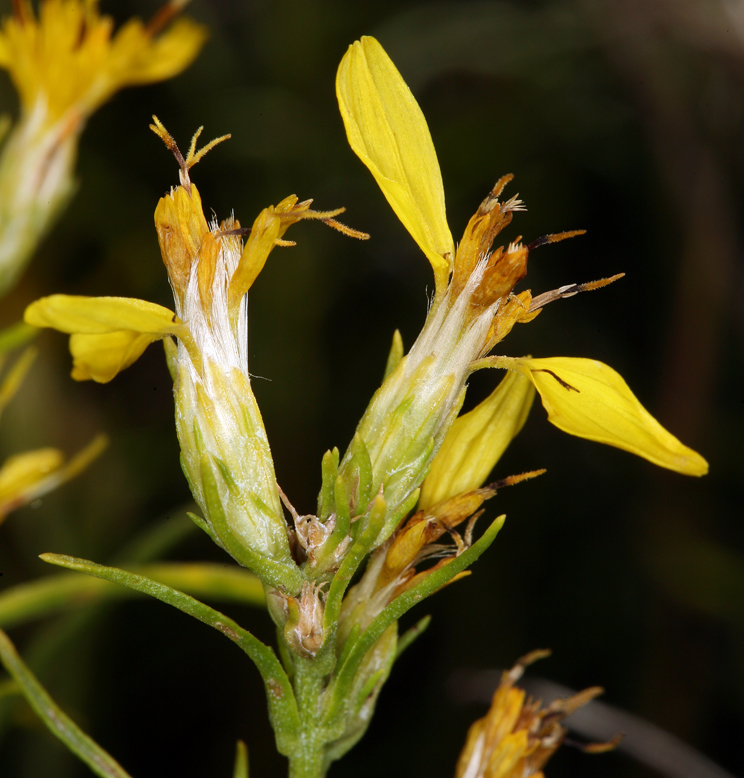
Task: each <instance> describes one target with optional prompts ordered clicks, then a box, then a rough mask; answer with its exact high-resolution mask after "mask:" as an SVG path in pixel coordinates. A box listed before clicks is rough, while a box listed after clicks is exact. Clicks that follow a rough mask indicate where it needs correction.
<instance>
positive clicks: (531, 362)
mask: <svg viewBox="0 0 744 778" xmlns="http://www.w3.org/2000/svg"><path fill="white" fill-rule="evenodd" d="M509 362H511V363H513V365H512V366H513V367H516V368H517V369H518V370H520V371H522V372H523V373H525V375H527V376H528V377H529V378H530V379H531V380H532V382H533V383H534V384H535V387H536V388H537V391H538V392H539V393H540V396H541V398H542V403H543V406H544V407H545V409H546V410H547V412H548V420H549V421H551V422H552V423H553V424H555V426H556V427H558V428H559V429H562V430H563V431H564V432H568V433H569V434H570V435H577V436H578V437H580V438H588V439H589V440H596V441H597V442H598V443H606V444H608V445H610V446H616V447H617V448H622V449H625V451H630V452H631V454H637V455H638V456H640V457H644V458H645V459H648V460H649V461H650V462H653V463H654V464H656V465H660V466H661V467H666V468H669V469H670V470H676V471H677V472H678V473H683V474H685V475H705V474H706V473H707V472H708V463H707V462H706V461H705V460H704V459H703V457H701V456H700V454H698V453H697V452H695V451H693V450H692V449H691V448H688V447H687V446H685V445H684V444H682V443H680V441H679V440H677V438H675V437H674V435H672V434H671V433H669V432H667V431H666V430H665V429H664V428H663V427H662V426H661V424H659V422H658V421H656V419H654V417H653V416H651V414H650V413H649V412H648V411H647V410H646V409H645V408H644V407H643V406H642V405H641V404H640V403H639V402H638V400H637V399H636V397H635V395H634V394H633V393H632V392H631V391H630V388H629V387H628V385H627V384H626V383H625V381H624V380H623V378H622V376H621V375H620V374H619V373H617V372H615V371H614V370H613V369H612V368H611V367H608V366H607V365H605V364H603V363H602V362H598V361H597V360H594V359H574V358H571V357H553V358H551V359H518V360H516V359H515V360H509Z"/></svg>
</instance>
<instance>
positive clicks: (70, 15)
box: [0, 0, 206, 123]
mask: <svg viewBox="0 0 744 778" xmlns="http://www.w3.org/2000/svg"><path fill="white" fill-rule="evenodd" d="M180 5H183V3H170V4H169V6H170V7H171V8H172V9H175V8H177V7H178V6H180ZM13 6H14V11H15V13H14V15H13V16H12V17H10V18H8V19H5V20H4V21H3V25H2V31H0V67H3V68H6V69H7V70H8V72H9V73H10V77H11V79H12V80H13V83H14V84H15V86H16V88H17V89H18V94H19V95H20V98H21V105H22V107H23V109H24V110H26V111H28V110H31V109H32V108H33V106H34V105H35V104H36V103H37V101H41V102H42V103H43V104H44V106H45V109H46V115H47V121H48V122H49V123H53V122H55V121H57V120H58V119H60V118H62V117H63V116H64V115H65V114H66V113H67V112H68V111H70V110H71V109H72V110H73V112H74V113H73V114H71V115H70V117H69V121H70V123H74V122H76V121H77V122H80V121H84V119H85V118H86V117H87V116H89V115H90V114H91V113H93V111H95V110H96V109H97V108H98V107H99V106H101V105H102V104H103V103H104V102H106V100H108V99H109V98H110V97H111V96H112V95H113V94H114V93H115V92H118V91H119V90H120V89H122V88H123V87H125V86H134V85H137V84H149V83H153V82H155V81H162V80H164V79H167V78H171V77H172V76H174V75H176V74H177V73H180V72H181V71H182V70H184V68H186V67H187V66H188V65H189V64H190V63H191V61H192V60H193V59H194V58H195V57H196V55H197V53H198V52H199V49H200V48H201V46H202V44H203V43H204V40H205V39H206V30H205V28H204V27H202V26H201V25H198V24H195V23H194V22H192V21H191V20H189V19H177V20H176V21H175V22H174V23H173V24H172V25H170V27H169V28H168V29H167V30H166V31H165V32H163V33H160V29H161V27H162V22H163V21H165V19H164V18H163V16H162V15H161V16H158V17H156V18H155V19H154V20H153V22H152V23H150V24H144V23H143V22H142V21H140V20H139V19H130V20H129V21H128V22H126V23H125V24H124V25H123V26H122V27H121V28H120V29H119V30H118V31H117V32H116V33H115V32H114V21H113V19H112V18H111V17H110V16H101V14H100V13H99V10H98V0H41V2H40V7H39V14H38V18H37V16H36V15H35V14H34V10H33V6H32V5H31V2H30V0H15V2H14V3H13ZM169 6H166V8H168V7H169ZM159 33H160V34H159Z"/></svg>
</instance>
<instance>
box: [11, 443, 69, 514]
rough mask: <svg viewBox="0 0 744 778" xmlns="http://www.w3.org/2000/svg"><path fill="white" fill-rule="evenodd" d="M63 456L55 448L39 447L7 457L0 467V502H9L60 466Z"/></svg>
mask: <svg viewBox="0 0 744 778" xmlns="http://www.w3.org/2000/svg"><path fill="white" fill-rule="evenodd" d="M64 460H65V457H64V455H63V454H62V452H61V451H59V450H58V449H56V448H40V449H37V450H36V451H25V452H24V453H22V454H15V455H14V456H12V457H9V458H8V459H7V460H6V461H5V463H4V464H3V466H2V468H0V504H5V503H8V502H10V501H11V500H12V499H17V498H19V497H21V496H22V495H23V493H24V492H26V491H27V490H28V489H30V488H31V487H33V486H36V484H37V483H38V482H39V481H41V480H43V479H44V478H46V477H47V476H48V475H49V474H50V473H52V472H54V471H55V470H58V469H59V468H60V467H62V463H63V462H64Z"/></svg>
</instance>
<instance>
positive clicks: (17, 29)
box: [0, 0, 207, 294]
mask: <svg viewBox="0 0 744 778" xmlns="http://www.w3.org/2000/svg"><path fill="white" fill-rule="evenodd" d="M185 4H186V3H185V2H183V0H181V1H180V2H179V1H178V0H176V1H174V2H171V3H169V4H167V5H166V6H164V8H163V9H161V11H160V13H158V14H157V15H156V16H155V18H154V19H153V20H152V22H150V23H149V24H144V23H143V22H142V21H140V20H139V19H131V20H129V21H128V22H126V23H125V24H124V25H123V26H122V27H121V28H120V29H119V30H118V31H116V32H114V22H113V19H112V18H111V17H109V16H102V15H101V14H100V13H99V9H98V2H97V0H41V2H40V5H39V12H38V16H37V15H36V14H35V13H34V9H33V6H32V5H31V3H30V2H29V0H14V2H13V15H12V16H11V17H9V18H6V19H4V20H3V22H2V27H0V67H2V68H5V69H6V70H7V71H8V74H9V75H10V78H11V80H12V82H13V84H14V85H15V87H16V89H17V90H18V95H19V98H20V116H19V119H18V121H17V123H16V124H15V126H14V127H13V128H12V129H11V130H10V133H9V135H8V137H7V139H6V141H5V145H4V148H3V150H2V155H1V156H0V294H1V293H3V292H5V291H7V289H8V287H9V286H10V285H11V284H12V283H13V282H14V281H15V279H16V278H17V277H18V275H19V274H20V273H21V271H22V270H23V268H24V267H25V264H26V262H27V261H28V260H29V259H30V256H31V254H32V253H33V251H34V249H35V247H36V245H37V244H38V242H39V240H40V239H41V237H42V236H43V235H44V233H45V232H46V231H47V230H48V229H49V227H50V226H51V224H52V223H53V221H54V219H55V217H56V215H57V214H58V213H59V211H60V209H61V208H63V207H64V206H65V205H66V203H67V201H68V200H69V198H70V196H71V195H72V193H73V191H74V188H75V181H74V177H73V173H74V167H75V158H76V154H77V144H78V140H79V137H80V133H81V132H82V129H83V127H84V125H85V122H86V120H87V119H88V117H89V116H90V115H91V114H92V113H93V112H94V111H96V110H97V109H98V108H99V107H100V106H101V105H102V104H103V103H104V102H106V101H107V100H108V99H110V98H111V97H112V96H113V95H114V94H115V93H116V92H117V91H119V90H120V89H122V88H124V87H126V86H135V85H139V84H149V83H153V82H156V81H162V80H164V79H167V78H171V77H172V76H175V75H177V74H178V73H180V72H181V71H182V70H184V68H186V67H187V66H188V65H189V64H190V63H191V62H192V61H193V60H194V58H195V57H196V55H197V54H198V53H199V50H200V49H201V47H202V45H203V43H204V41H205V40H206V35H207V33H206V29H205V28H204V27H203V26H201V25H198V24H196V23H195V22H193V21H190V20H188V19H176V20H175V21H174V22H173V23H172V24H170V26H169V27H168V29H166V30H165V31H163V32H161V30H162V28H163V27H164V26H165V25H167V24H168V22H169V20H170V18H171V17H172V16H174V15H175V14H177V13H178V11H179V10H180V8H181V7H182V6H184V5H185Z"/></svg>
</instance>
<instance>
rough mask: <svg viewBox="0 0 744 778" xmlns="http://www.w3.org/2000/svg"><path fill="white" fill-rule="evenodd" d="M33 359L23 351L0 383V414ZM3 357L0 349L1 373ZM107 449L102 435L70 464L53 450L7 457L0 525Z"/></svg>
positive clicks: (30, 351) (0, 482)
mask: <svg viewBox="0 0 744 778" xmlns="http://www.w3.org/2000/svg"><path fill="white" fill-rule="evenodd" d="M35 358H36V349H35V348H34V347H33V346H29V347H28V348H26V349H25V350H24V351H23V352H22V354H21V356H20V357H19V358H18V359H16V361H15V362H14V364H13V365H12V366H11V367H10V369H9V370H8V371H7V373H6V375H5V377H4V378H3V380H2V382H0V414H2V412H3V411H4V410H5V407H6V406H7V404H8V403H9V402H10V401H11V400H12V399H13V397H14V396H15V394H16V393H17V392H18V390H19V389H20V387H21V384H22V383H23V380H24V378H25V377H26V375H27V374H28V371H29V369H30V367H31V365H32V363H33V361H34V359H35ZM5 361H6V355H5V354H4V353H2V346H0V369H2V368H3V367H4V366H5ZM107 445H108V438H107V437H106V436H105V435H102V434H100V435H96V437H95V438H93V440H92V441H91V442H90V443H89V444H88V445H87V446H86V447H85V448H84V449H83V450H82V451H79V452H78V453H77V454H76V455H75V456H74V457H72V458H71V459H70V460H69V461H67V462H66V461H65V456H64V454H63V453H62V452H61V451H59V450H58V449H56V448H40V449H36V450H34V451H25V452H23V453H22V454H14V455H13V456H10V457H8V459H6V460H5V462H4V463H3V464H2V466H0V524H2V522H3V521H4V520H5V517H6V516H7V515H8V514H9V513H10V512H11V511H14V510H15V509H16V508H20V507H21V506H23V505H27V504H28V503H30V502H32V501H33V500H36V499H38V498H39V497H41V496H43V495H45V494H47V493H48V492H51V491H52V489H56V488H57V487H58V486H59V485H60V484H63V483H64V482H65V481H69V480H70V479H71V478H74V477H75V476H76V475H77V474H78V473H80V472H82V471H83V470H84V469H85V468H86V467H87V466H88V465H89V464H90V463H91V462H92V461H93V460H94V459H95V458H96V457H97V456H98V455H99V454H101V453H102V452H103V450H104V449H105V448H106V446H107Z"/></svg>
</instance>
